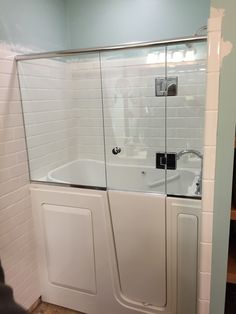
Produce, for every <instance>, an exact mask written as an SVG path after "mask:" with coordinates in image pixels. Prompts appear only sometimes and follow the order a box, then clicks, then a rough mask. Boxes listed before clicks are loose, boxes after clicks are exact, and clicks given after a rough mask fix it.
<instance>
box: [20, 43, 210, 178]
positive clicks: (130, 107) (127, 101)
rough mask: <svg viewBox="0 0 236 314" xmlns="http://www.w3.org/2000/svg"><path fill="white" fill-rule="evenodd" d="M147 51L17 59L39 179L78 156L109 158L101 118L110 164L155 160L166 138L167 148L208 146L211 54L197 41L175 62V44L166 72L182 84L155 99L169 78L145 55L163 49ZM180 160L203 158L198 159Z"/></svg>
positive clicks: (190, 163)
mask: <svg viewBox="0 0 236 314" xmlns="http://www.w3.org/2000/svg"><path fill="white" fill-rule="evenodd" d="M195 45H196V47H195ZM148 49H149V50H148ZM148 49H146V50H145V49H143V51H142V50H141V53H140V52H139V51H138V50H128V52H127V51H125V52H119V51H118V52H104V53H101V55H100V56H99V54H98V53H90V54H80V55H78V56H72V57H65V58H62V57H61V58H55V59H40V60H29V61H23V62H20V63H19V73H20V76H21V80H20V82H21V90H22V100H23V107H24V112H25V116H24V118H25V124H26V132H27V137H28V143H27V144H28V151H29V159H30V166H31V176H32V178H33V179H40V178H45V176H47V173H48V171H50V170H52V169H54V168H56V167H57V166H60V165H63V164H65V163H67V162H70V161H73V160H76V159H95V160H100V161H104V137H103V117H104V126H105V147H106V154H107V161H108V162H110V163H124V164H132V165H134V164H135V165H149V166H154V165H155V154H156V152H158V151H165V144H167V151H169V152H178V151H180V150H182V149H189V148H191V149H197V150H200V151H201V150H202V146H203V126H204V104H205V75H206V74H205V71H206V55H205V52H202V51H201V50H199V51H198V50H197V49H198V47H197V44H193V47H187V46H186V45H179V46H178V48H177V51H178V52H180V53H183V55H184V56H185V59H184V60H183V61H181V62H180V61H176V60H174V61H173V54H174V51H175V50H174V49H175V47H174V48H169V51H168V54H167V55H168V73H167V75H168V76H178V80H179V84H178V86H179V90H178V96H176V97H168V98H167V103H166V104H165V98H164V97H160V98H157V97H155V78H156V77H163V76H165V67H164V66H165V64H164V63H163V61H160V60H159V61H155V60H151V61H150V60H149V59H148V58H147V57H146V55H151V56H152V55H154V56H155V55H156V57H158V55H159V57H160V55H161V54H165V51H164V48H163V47H160V48H148ZM147 51H148V52H149V54H148V53H147ZM189 51H190V52H191V51H197V60H196V61H193V60H188V59H186V56H187V54H188V52H189ZM129 54H130V55H129ZM140 54H141V55H140ZM171 58H172V59H171ZM100 60H101V63H100ZM165 106H166V114H167V115H166V117H167V119H166V121H165ZM165 132H166V133H165ZM165 134H166V135H167V143H165ZM115 146H120V147H121V148H122V153H121V155H120V156H119V157H120V158H117V157H116V156H114V155H112V154H110V152H111V150H112V148H113V147H115ZM181 162H182V163H187V164H186V166H187V167H196V165H197V164H198V163H199V161H198V160H197V159H196V158H192V159H190V160H189V159H187V158H183V159H182V160H181V161H180V163H181Z"/></svg>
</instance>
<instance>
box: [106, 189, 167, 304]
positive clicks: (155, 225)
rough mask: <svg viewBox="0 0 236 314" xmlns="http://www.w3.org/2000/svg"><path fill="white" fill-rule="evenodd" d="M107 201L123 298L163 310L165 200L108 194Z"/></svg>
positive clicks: (127, 193) (141, 194) (136, 194)
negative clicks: (108, 202) (108, 201)
mask: <svg viewBox="0 0 236 314" xmlns="http://www.w3.org/2000/svg"><path fill="white" fill-rule="evenodd" d="M109 200H110V210H111V215H112V224H113V229H114V238H115V246H116V253H117V262H118V268H119V276H120V285H121V292H122V294H123V295H124V297H126V298H128V299H130V300H132V301H138V302H142V303H143V304H150V305H155V306H159V307H162V306H165V304H166V234H165V224H166V222H165V197H164V196H162V195H152V194H144V193H130V192H116V191H109Z"/></svg>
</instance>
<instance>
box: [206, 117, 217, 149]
mask: <svg viewBox="0 0 236 314" xmlns="http://www.w3.org/2000/svg"><path fill="white" fill-rule="evenodd" d="M217 120H218V111H206V112H205V137H204V145H205V146H215V145H216V133H217Z"/></svg>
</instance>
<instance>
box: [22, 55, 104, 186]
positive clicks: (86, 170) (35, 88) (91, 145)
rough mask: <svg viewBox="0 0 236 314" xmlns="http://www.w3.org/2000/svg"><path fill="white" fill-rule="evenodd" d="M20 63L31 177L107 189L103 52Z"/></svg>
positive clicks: (34, 179)
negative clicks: (101, 62) (102, 85)
mask: <svg viewBox="0 0 236 314" xmlns="http://www.w3.org/2000/svg"><path fill="white" fill-rule="evenodd" d="M17 66H18V73H19V81H20V86H21V98H22V109H23V117H24V125H25V135H26V143H27V152H28V162H29V169H30V178H31V180H32V181H41V182H51V183H61V184H69V185H75V186H81V187H90V188H93V187H96V188H103V189H105V188H106V176H105V162H104V134H103V114H102V91H101V75H100V59H99V53H93V52H91V53H78V54H73V55H68V56H62V57H52V58H50V57H49V58H41V59H32V60H31V59H29V60H22V61H18V63H17Z"/></svg>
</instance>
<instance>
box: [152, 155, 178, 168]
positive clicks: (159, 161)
mask: <svg viewBox="0 0 236 314" xmlns="http://www.w3.org/2000/svg"><path fill="white" fill-rule="evenodd" d="M176 161H177V157H176V153H156V168H157V169H168V170H176V167H177V163H176Z"/></svg>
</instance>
